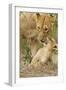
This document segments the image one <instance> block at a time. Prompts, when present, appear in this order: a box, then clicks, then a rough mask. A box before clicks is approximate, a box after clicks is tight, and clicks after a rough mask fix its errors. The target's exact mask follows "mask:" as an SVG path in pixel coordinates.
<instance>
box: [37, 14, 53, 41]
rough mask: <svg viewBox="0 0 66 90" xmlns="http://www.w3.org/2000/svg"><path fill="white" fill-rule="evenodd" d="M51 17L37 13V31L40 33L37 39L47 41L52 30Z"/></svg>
mask: <svg viewBox="0 0 66 90" xmlns="http://www.w3.org/2000/svg"><path fill="white" fill-rule="evenodd" d="M51 18H52V17H51V16H50V15H49V14H39V13H36V30H37V31H38V36H37V39H38V40H39V41H41V40H46V37H47V36H48V34H49V32H50V31H51V28H52V22H51Z"/></svg>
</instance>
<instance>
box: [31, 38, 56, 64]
mask: <svg viewBox="0 0 66 90" xmlns="http://www.w3.org/2000/svg"><path fill="white" fill-rule="evenodd" d="M47 42H48V43H47V45H45V46H44V47H43V48H40V49H39V50H38V51H37V53H36V55H35V56H34V57H33V59H32V62H31V65H33V66H34V65H36V63H37V62H40V63H42V64H44V63H46V62H47V60H49V58H50V57H51V55H52V50H53V48H54V46H57V44H56V42H55V40H54V39H51V40H49V39H48V40H47Z"/></svg>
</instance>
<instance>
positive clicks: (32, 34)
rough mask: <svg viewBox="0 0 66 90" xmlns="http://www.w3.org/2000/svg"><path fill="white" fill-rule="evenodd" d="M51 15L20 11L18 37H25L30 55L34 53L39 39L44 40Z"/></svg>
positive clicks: (48, 28) (39, 42)
mask: <svg viewBox="0 0 66 90" xmlns="http://www.w3.org/2000/svg"><path fill="white" fill-rule="evenodd" d="M52 18H53V19H54V18H55V17H52V16H51V15H49V14H47V13H46V14H44V13H27V12H20V17H19V19H20V39H22V38H26V39H27V40H28V42H29V45H30V48H31V53H32V57H34V55H35V54H36V52H37V50H38V48H39V46H40V45H41V41H45V40H46V38H47V37H48V36H49V32H50V31H51V28H52V23H54V21H55V19H54V20H53V21H52Z"/></svg>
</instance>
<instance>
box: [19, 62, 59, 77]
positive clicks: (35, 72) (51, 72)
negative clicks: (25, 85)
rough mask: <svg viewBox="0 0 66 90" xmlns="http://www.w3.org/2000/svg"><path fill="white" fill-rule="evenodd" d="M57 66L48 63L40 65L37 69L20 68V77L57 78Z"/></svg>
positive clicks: (29, 67) (27, 66)
mask: <svg viewBox="0 0 66 90" xmlns="http://www.w3.org/2000/svg"><path fill="white" fill-rule="evenodd" d="M57 75H58V66H57V65H54V64H52V63H51V62H48V63H46V64H44V65H40V66H39V67H37V68H34V67H31V66H29V65H25V66H24V67H20V77H47V76H57Z"/></svg>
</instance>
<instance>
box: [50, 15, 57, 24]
mask: <svg viewBox="0 0 66 90" xmlns="http://www.w3.org/2000/svg"><path fill="white" fill-rule="evenodd" d="M50 20H51V23H52V24H54V23H55V21H56V20H57V15H54V14H50Z"/></svg>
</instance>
